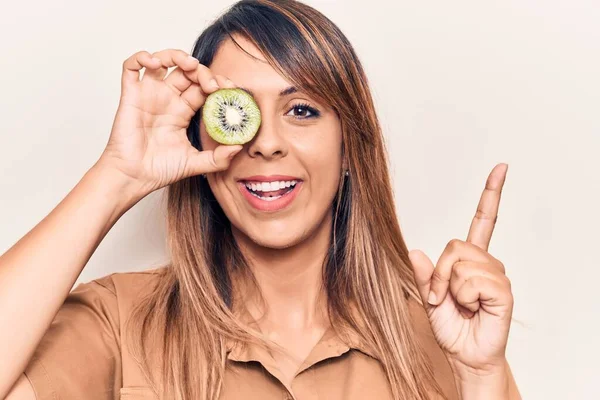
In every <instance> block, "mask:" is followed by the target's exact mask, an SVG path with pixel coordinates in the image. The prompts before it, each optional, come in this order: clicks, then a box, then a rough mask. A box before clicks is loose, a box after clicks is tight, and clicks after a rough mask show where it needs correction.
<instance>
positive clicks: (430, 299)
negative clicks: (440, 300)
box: [427, 291, 437, 306]
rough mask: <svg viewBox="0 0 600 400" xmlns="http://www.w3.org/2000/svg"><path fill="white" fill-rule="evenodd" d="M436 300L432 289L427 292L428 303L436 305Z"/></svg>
mask: <svg viewBox="0 0 600 400" xmlns="http://www.w3.org/2000/svg"><path fill="white" fill-rule="evenodd" d="M436 300H437V296H436V295H435V293H434V292H433V291H432V292H429V297H428V298H427V302H428V303H429V304H431V305H432V306H435V305H436V303H435V301H436Z"/></svg>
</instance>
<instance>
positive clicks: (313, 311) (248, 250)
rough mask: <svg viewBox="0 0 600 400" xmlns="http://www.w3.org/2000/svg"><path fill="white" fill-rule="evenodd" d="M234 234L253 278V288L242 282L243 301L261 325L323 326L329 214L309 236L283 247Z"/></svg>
mask: <svg viewBox="0 0 600 400" xmlns="http://www.w3.org/2000/svg"><path fill="white" fill-rule="evenodd" d="M234 235H235V236H236V240H237V242H238V244H239V245H240V248H241V251H242V252H243V253H244V255H245V257H246V259H247V260H248V261H249V262H250V270H251V272H252V274H253V275H254V279H255V282H256V285H255V286H253V285H249V284H248V283H249V282H242V286H243V288H244V289H243V291H244V293H245V296H244V297H245V300H244V302H245V305H246V307H247V308H248V310H249V312H250V313H251V314H252V316H253V317H254V318H255V319H256V320H257V321H259V320H260V322H259V324H260V325H261V327H262V328H263V329H265V328H266V330H268V331H272V330H277V329H278V327H285V328H286V329H294V330H297V329H301V330H302V329H311V328H314V327H324V326H327V325H328V318H327V295H326V290H325V288H324V286H323V283H324V282H323V263H324V261H325V257H326V255H327V252H328V249H329V246H330V237H331V236H330V235H331V219H330V218H325V220H324V222H323V223H322V224H321V225H320V226H319V227H317V229H316V230H315V232H314V233H313V234H312V235H311V236H310V237H308V238H306V239H305V240H303V241H302V242H301V243H298V244H297V245H294V246H290V247H287V248H285V249H272V248H266V247H262V246H259V245H257V244H256V243H254V242H252V241H251V240H250V239H249V238H248V237H244V235H242V234H241V233H240V232H235V231H234Z"/></svg>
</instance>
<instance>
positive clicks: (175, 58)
mask: <svg viewBox="0 0 600 400" xmlns="http://www.w3.org/2000/svg"><path fill="white" fill-rule="evenodd" d="M153 57H154V58H153ZM170 67H176V68H175V69H173V70H172V71H171V72H170V73H169V74H168V75H166V74H167V68H170ZM142 68H146V70H145V72H144V75H143V77H142V79H140V70H141V69H142ZM165 76H166V78H165ZM217 80H218V81H219V83H220V84H221V86H219V83H217ZM219 87H234V85H233V83H232V82H231V81H230V80H228V79H226V78H225V77H222V76H218V75H213V73H212V72H211V71H210V69H208V68H207V67H206V66H204V65H201V64H200V63H199V62H198V60H197V59H196V58H194V57H192V56H189V55H188V54H187V53H186V52H184V51H182V50H173V49H169V50H163V51H159V52H156V53H154V54H152V55H151V54H150V53H148V52H147V51H140V52H138V53H135V54H134V55H132V56H131V57H129V58H128V59H127V60H125V62H124V63H123V75H122V79H121V99H120V102H119V107H118V109H117V113H116V116H115V120H114V123H113V126H112V131H111V134H110V138H109V141H108V144H107V146H106V149H105V150H104V152H103V153H102V155H101V157H100V159H99V160H98V163H97V164H101V165H102V166H109V167H110V168H112V169H115V170H116V171H118V172H119V173H120V174H123V176H124V177H126V179H127V180H128V182H131V183H133V186H134V187H135V190H136V195H138V196H140V197H143V196H145V195H147V194H149V193H151V192H152V191H154V190H157V189H160V188H162V187H164V186H167V185H169V184H171V183H173V182H176V181H178V180H180V179H183V178H186V177H190V176H193V175H199V174H203V173H210V172H215V171H220V170H224V169H227V168H228V167H229V164H230V162H231V159H232V158H233V157H234V156H235V154H237V153H238V152H239V151H240V150H241V149H242V146H240V145H233V146H229V145H227V146H225V145H220V146H218V147H217V148H215V150H214V151H213V150H205V151H198V150H197V149H196V148H194V147H193V146H192V144H191V143H190V141H189V139H188V138H187V133H186V130H187V127H188V126H189V124H190V121H191V119H192V117H193V116H194V114H195V113H196V112H197V111H198V110H199V109H200V107H201V106H202V105H203V104H204V101H205V99H206V97H207V96H208V95H209V94H210V93H212V92H214V91H216V90H218V89H219Z"/></svg>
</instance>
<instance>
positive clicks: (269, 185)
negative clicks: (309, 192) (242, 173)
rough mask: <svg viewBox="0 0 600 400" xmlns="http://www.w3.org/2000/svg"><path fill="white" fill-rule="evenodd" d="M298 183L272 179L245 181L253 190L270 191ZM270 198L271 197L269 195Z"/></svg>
mask: <svg viewBox="0 0 600 400" xmlns="http://www.w3.org/2000/svg"><path fill="white" fill-rule="evenodd" d="M296 183H298V182H297V181H295V180H292V181H273V182H246V187H247V188H248V189H250V190H252V191H255V192H272V191H275V190H280V189H284V188H288V187H290V186H294V185H296ZM270 198H271V197H270Z"/></svg>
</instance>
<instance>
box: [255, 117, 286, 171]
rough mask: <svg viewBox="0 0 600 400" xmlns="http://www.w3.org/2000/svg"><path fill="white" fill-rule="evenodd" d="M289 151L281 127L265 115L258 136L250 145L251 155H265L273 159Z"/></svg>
mask: <svg viewBox="0 0 600 400" xmlns="http://www.w3.org/2000/svg"><path fill="white" fill-rule="evenodd" d="M287 153H288V145H287V143H286V141H285V138H284V137H283V136H282V134H281V129H280V128H278V127H277V124H276V123H275V122H273V121H268V120H267V119H266V118H264V117H263V120H262V121H261V124H260V127H259V128H258V132H256V136H254V139H252V141H251V142H250V145H249V146H248V154H250V157H252V158H255V157H263V158H264V159H266V160H272V159H277V158H282V157H285V156H286V155H287Z"/></svg>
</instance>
